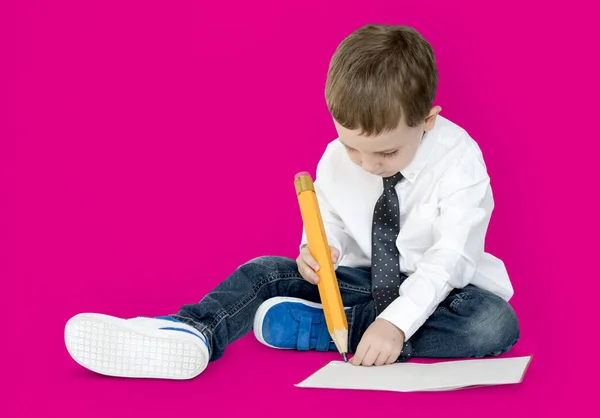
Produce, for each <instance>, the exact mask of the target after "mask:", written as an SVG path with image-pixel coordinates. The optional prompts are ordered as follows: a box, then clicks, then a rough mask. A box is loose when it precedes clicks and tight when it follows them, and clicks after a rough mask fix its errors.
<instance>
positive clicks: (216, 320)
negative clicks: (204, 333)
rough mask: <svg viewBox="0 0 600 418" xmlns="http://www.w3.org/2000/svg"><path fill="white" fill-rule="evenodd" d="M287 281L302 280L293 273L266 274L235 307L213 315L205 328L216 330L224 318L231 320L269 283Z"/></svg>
mask: <svg viewBox="0 0 600 418" xmlns="http://www.w3.org/2000/svg"><path fill="white" fill-rule="evenodd" d="M288 279H299V280H302V278H301V277H298V275H297V274H295V273H270V274H267V275H266V276H264V277H263V278H262V279H261V280H259V281H258V282H256V283H255V284H254V286H252V290H251V291H250V292H248V293H247V294H246V295H245V296H244V297H243V298H242V299H241V300H240V301H238V302H237V303H236V304H235V305H233V307H231V309H230V310H229V311H226V310H221V311H220V312H219V313H218V314H217V315H215V316H214V317H213V319H212V321H210V322H209V323H208V325H207V327H210V328H211V329H216V328H217V327H218V326H219V324H220V323H221V321H222V320H223V319H224V318H225V317H227V316H229V317H230V318H233V317H234V316H235V315H237V313H238V312H239V311H241V310H242V309H243V308H244V306H246V305H247V304H248V303H250V302H252V301H253V300H254V299H256V297H257V295H258V293H259V292H260V290H261V289H262V288H263V287H264V286H265V285H267V284H269V283H275V282H278V281H280V280H288Z"/></svg>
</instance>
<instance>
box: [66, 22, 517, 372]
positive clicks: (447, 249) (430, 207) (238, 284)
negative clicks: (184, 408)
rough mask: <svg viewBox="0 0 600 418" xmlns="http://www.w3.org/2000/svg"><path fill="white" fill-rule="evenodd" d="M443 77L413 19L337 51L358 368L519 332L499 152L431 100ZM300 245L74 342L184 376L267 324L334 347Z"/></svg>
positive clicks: (85, 325)
mask: <svg viewBox="0 0 600 418" xmlns="http://www.w3.org/2000/svg"><path fill="white" fill-rule="evenodd" d="M436 86H437V69H436V65H435V59H434V55H433V51H432V48H431V46H430V45H429V43H428V42H427V41H425V40H424V39H423V38H422V37H421V36H420V35H419V34H418V33H417V32H416V31H414V30H413V29H411V28H408V27H402V26H386V25H367V26H365V27H362V28H359V29H358V30H356V31H355V32H353V33H352V34H350V35H349V36H348V37H347V38H346V39H344V40H343V41H342V43H341V44H340V45H339V47H338V48H337V50H336V52H335V54H334V56H333V58H332V60H331V64H330V68H329V72H328V76H327V84H326V92H325V95H326V100H327V104H328V107H329V110H330V112H331V114H332V116H333V119H334V124H335V126H336V129H337V132H338V138H337V139H336V140H335V141H333V142H331V143H330V144H329V145H328V146H327V148H326V150H325V153H324V155H323V157H322V159H321V160H320V162H319V164H318V167H317V173H316V181H315V190H316V192H317V196H318V199H319V205H320V208H321V211H322V216H323V221H324V223H325V226H326V230H327V238H328V241H329V244H330V246H331V250H332V258H333V262H334V263H335V267H336V275H337V278H338V281H339V287H340V291H341V294H342V299H343V303H344V306H345V307H346V312H347V318H348V324H349V350H350V353H354V356H353V357H352V358H351V360H350V362H351V363H352V364H354V365H356V366H359V365H362V366H372V365H383V364H391V363H394V362H397V361H407V360H408V359H410V358H411V357H415V356H419V357H473V356H475V357H482V356H486V355H498V354H500V353H503V352H506V351H508V350H509V349H510V348H511V347H512V346H513V345H514V344H515V343H516V342H517V340H518V338H519V325H518V321H517V318H516V316H515V313H514V311H513V310H512V308H511V307H510V305H509V304H508V303H507V301H508V300H509V299H510V297H511V296H512V294H513V289H512V286H511V283H510V281H509V278H508V276H507V272H506V270H505V268H504V265H503V263H502V262H501V261H500V260H498V259H497V258H495V257H493V256H492V255H490V254H487V253H485V252H484V238H485V234H486V230H487V226H488V222H489V220H490V216H491V212H492V209H493V197H492V193H491V189H490V180H489V177H488V175H487V172H486V167H485V163H484V161H483V157H482V155H481V151H480V149H479V147H478V146H477V144H476V143H475V142H474V140H472V139H471V138H470V137H469V135H468V134H467V133H466V132H465V131H464V130H463V129H461V128H460V127H458V126H456V125H455V124H453V123H451V122H450V121H448V120H446V119H444V118H442V117H441V116H439V115H438V114H439V112H440V110H441V108H440V107H438V106H435V107H432V106H433V100H434V97H435V91H436ZM300 248H301V249H300V254H299V256H298V258H297V259H296V260H295V261H294V260H291V259H286V258H283V257H261V258H258V259H254V260H251V261H249V262H247V263H245V264H244V265H242V266H240V267H239V268H238V269H237V270H236V271H234V272H233V273H232V274H231V275H230V276H229V277H227V278H226V279H225V280H224V281H223V282H222V283H221V284H219V285H218V286H217V287H216V288H215V289H214V290H213V291H211V292H209V293H208V294H207V295H206V296H204V298H203V299H202V300H201V301H200V302H199V303H196V304H188V305H184V306H183V307H182V308H181V309H180V310H179V312H178V313H177V314H172V315H168V316H160V317H155V318H146V317H137V318H132V319H120V318H115V317H111V316H107V315H101V314H79V315H76V316H74V317H73V318H71V319H70V320H69V321H68V323H67V324H66V327H65V342H66V346H67V349H68V351H69V353H70V354H71V356H72V357H73V358H74V359H75V360H76V361H77V362H78V363H80V364H81V365H82V366H84V367H87V368H89V369H90V370H93V371H95V372H98V373H102V374H106V375H112V376H127V377H154V378H171V379H189V378H192V377H195V376H197V375H198V374H200V373H201V372H202V371H203V370H204V369H205V368H206V367H207V364H208V362H209V361H214V360H217V359H219V358H220V357H221V356H222V355H223V353H224V351H225V348H226V347H227V345H228V344H230V343H232V342H233V341H235V340H236V339H238V338H240V337H242V336H244V335H245V334H247V333H248V332H250V331H251V330H252V329H254V333H255V335H256V337H257V339H258V340H259V341H261V342H262V343H264V344H266V345H269V346H271V347H275V348H281V349H294V348H295V349H298V350H310V349H315V350H322V351H325V350H335V346H334V345H333V344H332V342H331V340H330V337H329V335H328V332H327V327H326V324H325V320H324V315H323V311H322V310H321V308H320V305H319V304H318V302H319V292H318V288H317V286H316V285H315V283H316V282H317V280H318V276H317V275H316V273H315V271H316V270H318V266H317V265H316V262H315V260H314V259H313V257H312V256H311V254H310V251H309V248H308V247H307V246H306V238H305V236H304V235H303V239H302V243H301V246H300Z"/></svg>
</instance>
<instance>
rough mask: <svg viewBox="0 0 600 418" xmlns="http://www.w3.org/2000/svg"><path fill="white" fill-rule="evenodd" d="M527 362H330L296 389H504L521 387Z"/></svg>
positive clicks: (524, 359) (517, 359) (515, 359)
mask: <svg viewBox="0 0 600 418" xmlns="http://www.w3.org/2000/svg"><path fill="white" fill-rule="evenodd" d="M530 361H531V356H526V357H506V358H487V359H474V360H456V361H444V362H440V363H432V364H423V363H394V364H389V365H385V366H372V367H364V366H353V365H352V364H350V363H344V362H343V361H332V362H330V363H328V364H327V365H325V366H324V367H322V368H321V369H319V370H317V371H316V372H315V373H313V374H312V375H311V376H309V377H308V378H307V379H305V380H303V381H302V382H300V383H298V384H296V385H295V386H297V387H304V388H328V389H362V390H386V391H395V392H417V391H439V390H452V389H459V388H465V387H472V386H485V385H506V384H514V383H520V382H521V381H522V380H523V376H524V375H525V370H526V369H527V366H528V365H529V362H530Z"/></svg>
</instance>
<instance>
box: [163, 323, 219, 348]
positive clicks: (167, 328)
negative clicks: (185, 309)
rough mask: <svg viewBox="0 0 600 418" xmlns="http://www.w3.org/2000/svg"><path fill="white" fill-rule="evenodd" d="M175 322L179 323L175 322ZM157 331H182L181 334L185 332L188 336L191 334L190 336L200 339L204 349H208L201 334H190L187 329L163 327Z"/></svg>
mask: <svg viewBox="0 0 600 418" xmlns="http://www.w3.org/2000/svg"><path fill="white" fill-rule="evenodd" d="M177 322H179V321H177ZM159 329H164V330H168V331H182V332H187V333H188V334H192V335H194V336H196V337H198V338H200V339H201V340H202V342H203V343H204V344H205V345H206V347H208V344H207V341H206V338H204V336H203V335H202V334H196V333H195V332H192V331H190V330H189V329H183V328H175V327H163V328H159Z"/></svg>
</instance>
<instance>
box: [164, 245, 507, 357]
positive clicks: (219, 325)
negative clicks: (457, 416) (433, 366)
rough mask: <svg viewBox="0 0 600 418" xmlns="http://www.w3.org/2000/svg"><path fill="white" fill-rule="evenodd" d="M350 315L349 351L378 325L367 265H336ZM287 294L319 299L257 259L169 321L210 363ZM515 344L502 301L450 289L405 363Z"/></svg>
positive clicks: (307, 286)
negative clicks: (201, 344) (201, 346)
mask: <svg viewBox="0 0 600 418" xmlns="http://www.w3.org/2000/svg"><path fill="white" fill-rule="evenodd" d="M336 276H337V279H338V283H339V287H340V292H341V295H342V302H343V304H344V306H345V307H351V309H349V310H347V314H346V315H347V318H348V327H349V330H348V331H349V337H348V338H349V341H348V343H349V351H350V353H354V352H355V351H356V348H357V346H358V343H359V342H360V339H361V336H362V335H363V333H364V332H365V331H366V330H367V328H368V327H369V325H370V324H371V323H372V322H373V321H374V320H375V306H374V302H373V298H372V295H371V273H370V269H369V268H354V267H345V266H340V267H338V269H337V271H336ZM275 296H289V297H296V298H301V299H305V300H308V301H311V302H317V303H319V302H320V297H319V290H318V288H317V286H316V285H314V284H311V283H309V282H307V281H305V280H304V279H302V277H301V276H300V273H299V272H298V269H297V266H296V261H295V260H292V259H289V258H284V257H260V258H256V259H254V260H250V261H249V262H247V263H245V264H243V265H242V266H240V267H238V268H237V269H236V270H235V271H234V272H233V273H232V274H231V275H230V276H229V277H227V278H226V279H225V280H224V281H223V282H221V283H220V284H219V285H218V286H217V287H216V288H215V289H213V290H212V291H211V292H209V293H208V294H207V295H206V296H204V298H202V300H201V301H200V302H198V303H195V304H188V305H183V307H182V308H181V309H180V310H179V312H178V313H177V314H173V315H171V316H172V317H174V318H176V319H178V320H180V321H182V322H185V323H187V324H189V325H191V326H193V327H195V328H197V329H198V330H200V331H201V332H202V333H204V335H205V336H206V337H207V338H208V340H209V346H210V351H211V358H210V360H211V361H214V360H217V359H219V358H220V357H222V356H223V353H224V352H225V349H226V347H227V345H228V344H231V343H232V342H234V341H235V340H237V339H238V338H241V337H243V336H244V335H246V334H247V333H248V332H250V331H251V330H252V326H253V322H254V314H255V313H256V311H257V309H258V307H259V306H260V305H261V304H262V303H263V302H264V301H266V300H267V299H270V298H272V297H275ZM518 339H519V324H518V321H517V317H516V315H515V313H514V311H513V309H512V308H511V307H510V305H509V304H508V303H507V302H506V301H505V300H504V299H502V298H500V297H499V296H497V295H495V294H493V293H491V292H488V291H486V290H483V289H480V288H477V287H475V286H473V285H468V286H466V287H465V288H463V289H455V290H453V291H452V292H451V293H450V295H449V296H448V297H447V298H446V299H445V300H444V301H443V302H442V303H440V304H439V306H438V307H437V309H436V310H435V311H434V313H433V314H432V315H431V316H430V317H429V318H428V320H427V321H426V322H425V324H424V325H423V326H422V327H421V328H420V329H419V330H418V331H417V332H416V333H415V334H414V335H413V336H412V337H411V338H410V339H409V341H407V345H406V347H405V349H404V351H403V358H404V357H406V356H409V357H440V358H441V357H450V358H458V357H483V356H487V355H499V354H501V353H504V352H507V351H508V350H510V348H511V347H512V346H513V345H514V344H515V343H516V342H517V340H518Z"/></svg>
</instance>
